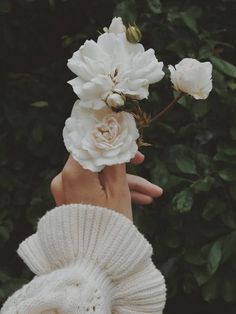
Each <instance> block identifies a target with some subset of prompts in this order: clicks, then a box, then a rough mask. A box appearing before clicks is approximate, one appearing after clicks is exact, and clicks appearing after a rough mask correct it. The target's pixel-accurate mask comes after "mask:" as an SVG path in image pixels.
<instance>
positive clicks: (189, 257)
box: [184, 249, 206, 266]
mask: <svg viewBox="0 0 236 314" xmlns="http://www.w3.org/2000/svg"><path fill="white" fill-rule="evenodd" d="M184 260H185V261H186V262H188V263H190V264H193V265H198V266H201V265H204V264H205V263H206V259H205V257H204V254H202V253H201V251H200V250H198V249H188V250H187V251H186V252H185V253H184Z"/></svg>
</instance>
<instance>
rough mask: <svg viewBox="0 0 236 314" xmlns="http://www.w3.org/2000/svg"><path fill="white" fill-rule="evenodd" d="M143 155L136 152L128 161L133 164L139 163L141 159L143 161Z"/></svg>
mask: <svg viewBox="0 0 236 314" xmlns="http://www.w3.org/2000/svg"><path fill="white" fill-rule="evenodd" d="M144 158H145V157H144V155H143V154H142V153H140V152H137V154H136V155H135V156H134V158H133V159H131V160H130V162H131V163H132V164H133V165H139V164H141V163H142V162H143V161H144Z"/></svg>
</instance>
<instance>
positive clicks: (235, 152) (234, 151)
mask: <svg viewBox="0 0 236 314" xmlns="http://www.w3.org/2000/svg"><path fill="white" fill-rule="evenodd" d="M217 151H218V152H223V153H224V154H226V155H228V156H236V144H235V143H234V142H232V143H230V144H227V143H220V144H219V145H218V146H217Z"/></svg>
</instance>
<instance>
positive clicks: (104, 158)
mask: <svg viewBox="0 0 236 314" xmlns="http://www.w3.org/2000/svg"><path fill="white" fill-rule="evenodd" d="M138 137H139V132H138V130H137V127H136V124H135V120H134V117H133V116H132V115H131V114H130V113H127V112H124V111H123V112H119V113H115V112H113V111H111V110H110V109H109V108H107V107H106V108H103V109H101V110H92V109H85V108H83V107H81V105H80V101H79V100H78V101H76V102H75V104H74V108H73V110H72V114H71V117H70V118H68V119H67V120H66V124H65V127H64V130H63V138H64V143H65V146H66V148H67V150H68V151H69V152H70V153H71V154H72V156H73V158H74V159H75V160H77V161H78V162H79V163H80V164H81V166H82V167H83V168H85V169H89V170H91V171H94V172H99V171H101V170H102V169H103V168H104V167H105V166H107V165H114V164H120V163H125V162H128V161H130V159H131V158H133V157H134V156H135V154H136V152H137V150H138V146H137V144H136V140H137V139H138Z"/></svg>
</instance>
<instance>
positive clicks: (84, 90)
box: [68, 18, 164, 110]
mask: <svg viewBox="0 0 236 314" xmlns="http://www.w3.org/2000/svg"><path fill="white" fill-rule="evenodd" d="M121 23H122V20H121V18H116V19H113V21H112V24H111V26H110V28H109V29H110V31H109V32H108V33H105V34H102V35H101V36H99V37H98V40H97V42H94V41H92V40H87V41H86V42H85V43H84V45H83V46H81V47H80V49H79V50H78V51H76V52H75V53H74V54H73V56H72V58H71V59H69V60H68V67H69V68H70V70H71V71H72V72H74V73H75V74H76V75H77V77H76V78H75V79H73V80H71V81H69V84H71V85H72V87H73V90H74V92H75V93H76V95H77V96H78V97H79V99H80V100H81V101H80V104H81V106H83V107H87V108H92V109H96V110H99V109H101V108H103V107H105V106H106V105H107V104H106V99H107V97H108V96H109V95H111V94H113V93H116V94H123V95H124V96H125V97H130V98H133V99H138V100H141V99H144V98H147V97H148V94H149V92H148V88H149V84H153V83H156V82H158V81H160V80H161V79H162V78H163V76H164V72H163V71H162V68H163V63H162V62H158V60H157V59H156V56H155V53H154V50H153V49H149V50H147V51H145V50H144V47H143V46H142V45H141V44H131V43H130V42H128V41H127V39H126V35H125V32H124V31H121ZM122 25H123V24H122ZM118 106H119V103H118Z"/></svg>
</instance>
